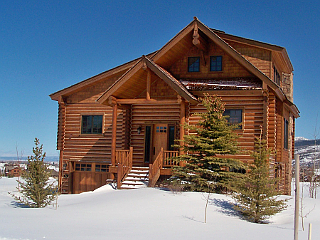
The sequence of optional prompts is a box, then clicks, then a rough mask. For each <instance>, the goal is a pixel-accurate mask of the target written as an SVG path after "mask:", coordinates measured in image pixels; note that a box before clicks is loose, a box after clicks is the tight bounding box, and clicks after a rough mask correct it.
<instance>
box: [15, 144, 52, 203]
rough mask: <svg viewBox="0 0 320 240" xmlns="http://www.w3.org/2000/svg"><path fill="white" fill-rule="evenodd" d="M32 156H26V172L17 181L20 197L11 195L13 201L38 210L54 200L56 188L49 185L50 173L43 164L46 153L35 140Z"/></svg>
mask: <svg viewBox="0 0 320 240" xmlns="http://www.w3.org/2000/svg"><path fill="white" fill-rule="evenodd" d="M34 143H35V145H36V146H35V147H34V148H33V156H28V165H27V170H26V171H25V172H24V173H23V174H22V179H23V181H19V180H17V182H18V184H19V185H20V188H18V191H19V192H20V196H16V195H13V197H14V198H15V200H17V201H18V202H20V203H21V204H24V205H27V206H29V207H34V208H40V207H45V206H47V205H48V204H50V203H51V202H52V201H53V200H54V199H55V192H56V191H57V188H56V187H55V186H54V183H49V182H48V180H49V177H50V172H49V170H48V168H47V166H46V164H45V163H44V158H45V156H46V153H43V145H42V144H41V145H40V142H39V140H38V139H37V138H36V139H35V141H34Z"/></svg>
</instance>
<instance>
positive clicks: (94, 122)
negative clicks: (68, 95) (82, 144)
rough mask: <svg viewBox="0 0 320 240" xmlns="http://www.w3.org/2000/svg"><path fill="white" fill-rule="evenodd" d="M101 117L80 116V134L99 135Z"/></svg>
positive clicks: (100, 131)
mask: <svg viewBox="0 0 320 240" xmlns="http://www.w3.org/2000/svg"><path fill="white" fill-rule="evenodd" d="M101 133H102V115H82V126H81V134H101Z"/></svg>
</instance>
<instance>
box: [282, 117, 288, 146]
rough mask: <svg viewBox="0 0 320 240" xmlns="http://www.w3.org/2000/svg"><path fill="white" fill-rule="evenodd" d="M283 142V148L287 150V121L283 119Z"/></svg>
mask: <svg viewBox="0 0 320 240" xmlns="http://www.w3.org/2000/svg"><path fill="white" fill-rule="evenodd" d="M283 139H284V142H283V147H284V148H285V149H289V122H288V120H287V119H284V138H283Z"/></svg>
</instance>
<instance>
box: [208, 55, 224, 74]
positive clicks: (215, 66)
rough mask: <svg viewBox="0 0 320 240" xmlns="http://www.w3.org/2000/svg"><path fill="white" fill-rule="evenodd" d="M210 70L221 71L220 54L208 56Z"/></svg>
mask: <svg viewBox="0 0 320 240" xmlns="http://www.w3.org/2000/svg"><path fill="white" fill-rule="evenodd" d="M210 71H222V56H211V57H210Z"/></svg>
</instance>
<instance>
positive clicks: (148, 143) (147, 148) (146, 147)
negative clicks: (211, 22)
mask: <svg viewBox="0 0 320 240" xmlns="http://www.w3.org/2000/svg"><path fill="white" fill-rule="evenodd" d="M150 148H151V126H146V130H145V142H144V162H145V163H149V162H150V153H151V151H150Z"/></svg>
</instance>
